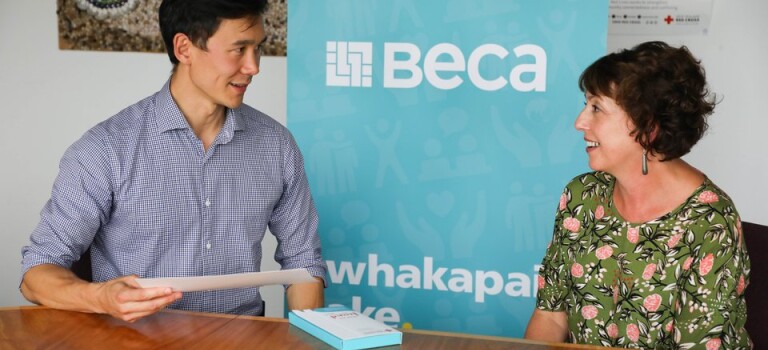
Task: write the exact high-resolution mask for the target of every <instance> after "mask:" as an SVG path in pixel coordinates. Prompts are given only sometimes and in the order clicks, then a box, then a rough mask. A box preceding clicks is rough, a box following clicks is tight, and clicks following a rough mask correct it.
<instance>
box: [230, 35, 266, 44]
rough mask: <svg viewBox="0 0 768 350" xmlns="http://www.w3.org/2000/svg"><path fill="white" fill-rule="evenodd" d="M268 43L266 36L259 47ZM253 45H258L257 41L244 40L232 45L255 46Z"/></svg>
mask: <svg viewBox="0 0 768 350" xmlns="http://www.w3.org/2000/svg"><path fill="white" fill-rule="evenodd" d="M266 41H267V37H266V36H265V37H264V39H261V41H260V42H259V45H261V44H263V43H265V42H266ZM253 44H256V40H249V39H243V40H238V41H235V42H234V43H232V45H233V46H240V45H253Z"/></svg>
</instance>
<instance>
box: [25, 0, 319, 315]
mask: <svg viewBox="0 0 768 350" xmlns="http://www.w3.org/2000/svg"><path fill="white" fill-rule="evenodd" d="M266 5H267V4H266V0H263V1H254V0H164V1H163V2H162V4H161V5H160V11H159V13H160V16H159V19H160V29H161V32H162V35H163V40H164V41H165V45H166V47H167V49H168V55H169V57H170V59H171V62H172V63H173V65H174V68H173V73H172V75H171V77H170V79H169V80H168V82H167V83H166V84H165V85H164V86H163V88H162V89H161V90H160V91H159V92H157V93H155V94H154V95H151V96H149V97H147V98H145V99H144V100H142V101H139V102H138V103H136V104H134V105H133V106H130V107H128V108H126V109H125V110H123V111H121V112H120V113H118V114H117V115H115V116H113V117H111V118H109V119H107V120H106V121H104V122H102V123H100V124H98V125H97V126H95V127H94V128H92V129H91V130H89V131H88V132H87V133H86V134H85V135H84V136H83V137H82V138H81V139H80V140H78V141H77V142H75V143H74V144H73V145H72V146H71V147H70V148H69V149H68V150H67V151H66V153H65V154H64V156H63V158H62V161H61V165H60V173H59V176H58V177H57V179H56V182H55V184H54V187H53V192H52V195H51V199H50V200H49V201H48V203H47V204H46V205H45V207H44V209H43V211H42V213H41V221H40V223H39V225H38V226H37V227H36V229H35V230H34V232H33V233H32V235H31V238H30V240H31V244H30V245H29V246H26V247H24V248H23V250H22V256H23V259H22V268H23V271H22V272H23V278H22V283H21V292H22V294H23V295H24V296H25V297H26V298H27V299H28V300H30V301H31V302H34V303H38V304H42V305H46V306H49V307H52V308H59V309H66V310H76V311H83V312H95V313H106V314H110V315H112V316H114V317H116V318H119V319H122V320H125V321H129V322H132V321H135V320H137V319H139V318H142V317H145V316H147V315H150V314H152V313H154V312H157V311H158V310H160V309H163V308H164V307H166V306H169V307H171V308H177V309H184V310H194V311H205V312H223V313H234V314H250V315H258V314H263V310H262V304H261V296H260V295H259V292H258V288H240V289H230V290H219V291H208V292H190V293H184V294H183V295H182V293H181V292H174V291H172V290H171V289H170V288H146V289H142V288H140V287H139V285H138V284H137V283H136V281H135V280H136V278H137V277H145V278H151V277H175V276H198V275H220V274H230V273H240V272H253V271H258V270H259V267H260V264H261V241H262V239H263V237H264V233H265V230H266V229H267V227H269V229H270V231H271V232H272V233H273V234H274V235H275V236H276V237H277V240H278V247H277V252H276V253H275V259H276V260H277V262H279V263H280V264H281V266H282V268H283V269H290V268H307V269H308V270H309V272H310V273H311V274H312V275H313V276H315V277H316V278H317V279H318V280H319V281H318V282H320V283H302V284H294V285H291V286H289V287H288V289H287V291H286V293H287V298H288V306H289V308H291V309H303V308H313V307H319V306H322V305H323V288H324V280H323V278H324V277H323V276H324V275H325V272H326V267H325V263H324V262H323V260H322V257H321V254H320V242H319V238H318V236H317V213H316V210H315V207H314V203H313V201H312V198H311V196H310V192H309V187H308V184H307V179H306V175H305V172H304V166H303V159H302V156H301V154H300V152H299V149H298V147H297V145H296V143H295V141H294V139H293V137H292V136H291V135H290V133H289V132H288V130H287V129H285V127H283V126H282V125H280V124H279V123H277V122H276V121H274V120H273V119H271V118H269V117H268V116H266V115H265V114H262V113H261V112H259V111H257V110H255V109H253V108H251V107H249V106H247V105H243V104H242V102H243V95H244V94H245V91H246V89H247V87H248V84H249V83H250V82H251V78H252V77H253V76H254V75H256V74H258V72H259V58H260V54H261V52H260V50H261V45H262V44H263V42H264V41H265V33H264V24H263V18H262V15H263V13H264V11H265V9H266ZM88 247H91V251H92V253H91V258H92V261H93V278H94V281H95V282H94V283H88V282H86V281H83V280H81V279H78V278H77V277H76V276H75V275H74V274H73V273H72V272H71V271H70V270H69V267H70V266H71V265H72V263H73V261H75V260H77V259H78V258H79V257H80V254H82V253H83V252H84V251H86V249H88Z"/></svg>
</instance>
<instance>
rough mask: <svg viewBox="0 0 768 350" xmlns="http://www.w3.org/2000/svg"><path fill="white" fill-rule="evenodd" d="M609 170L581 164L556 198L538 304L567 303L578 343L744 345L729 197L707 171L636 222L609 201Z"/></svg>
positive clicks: (739, 252) (743, 265) (742, 272)
mask: <svg viewBox="0 0 768 350" xmlns="http://www.w3.org/2000/svg"><path fill="white" fill-rule="evenodd" d="M614 183H615V181H614V178H613V176H611V175H610V174H607V173H604V172H593V173H587V174H584V175H581V176H578V177H576V178H575V179H573V180H572V181H571V183H569V184H568V186H567V187H566V189H565V191H564V192H563V194H562V196H561V198H560V205H559V208H558V211H557V216H556V219H555V230H554V231H555V232H554V237H553V239H552V243H551V244H550V246H549V248H548V249H547V253H546V255H545V257H544V261H543V263H542V267H541V270H540V275H539V279H538V284H539V294H538V299H537V303H536V304H537V308H539V309H541V310H545V311H565V312H566V314H567V315H568V326H569V330H570V332H569V336H570V340H571V341H573V342H575V343H586V344H596V345H603V346H612V347H627V348H644V349H678V348H681V349H693V348H696V349H707V350H711V349H747V348H751V341H750V339H749V336H748V335H747V332H746V331H745V329H744V323H745V322H746V319H747V314H746V305H745V301H744V288H745V287H746V285H747V284H748V283H749V257H748V256H747V249H746V247H745V246H744V242H743V240H742V237H741V220H740V219H739V214H738V213H737V212H736V208H735V207H734V205H733V203H732V202H731V199H730V198H729V197H728V195H727V194H725V193H724V192H723V191H722V190H721V189H720V188H718V187H717V186H715V185H714V184H713V183H712V182H711V181H710V180H709V179H706V180H705V181H704V183H703V184H702V185H701V186H699V188H697V189H696V191H694V192H693V194H692V195H691V196H690V197H689V198H688V200H686V202H685V203H683V204H682V205H680V206H679V207H678V208H677V209H675V210H673V211H672V212H670V213H668V214H666V215H664V216H662V217H660V218H658V219H656V220H653V221H649V222H646V223H642V224H635V223H630V222H627V221H626V220H624V219H623V218H622V217H621V216H620V215H619V213H618V211H617V210H616V208H615V207H614V204H613V200H612V198H613V195H612V192H613V185H614Z"/></svg>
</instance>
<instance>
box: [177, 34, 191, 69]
mask: <svg viewBox="0 0 768 350" xmlns="http://www.w3.org/2000/svg"><path fill="white" fill-rule="evenodd" d="M192 46H193V44H192V41H191V40H189V37H188V36H187V35H186V34H182V33H176V35H174V36H173V54H174V55H175V56H176V59H177V60H179V63H182V64H186V63H189V60H190V58H191V50H192Z"/></svg>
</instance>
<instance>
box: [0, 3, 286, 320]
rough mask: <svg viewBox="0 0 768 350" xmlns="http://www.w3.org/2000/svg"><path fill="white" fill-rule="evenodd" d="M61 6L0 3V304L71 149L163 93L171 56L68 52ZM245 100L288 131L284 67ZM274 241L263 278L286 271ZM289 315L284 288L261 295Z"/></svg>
mask: <svg viewBox="0 0 768 350" xmlns="http://www.w3.org/2000/svg"><path fill="white" fill-rule="evenodd" d="M56 22H57V18H56V1H21V2H12V1H7V0H0V106H2V107H0V108H1V109H0V118H2V124H0V125H2V126H0V225H2V226H0V237H1V238H2V244H0V266H2V267H3V268H2V269H0V281H3V282H2V283H0V306H10V305H22V304H28V303H27V302H26V301H25V300H24V298H23V297H22V296H21V294H20V293H19V292H18V281H19V280H20V278H21V273H20V266H21V265H20V261H21V253H20V252H21V247H22V246H24V245H26V244H27V243H28V240H29V234H30V232H31V231H32V229H34V227H35V225H36V224H37V222H38V220H39V213H40V209H41V208H42V207H43V205H44V204H45V202H46V201H47V200H48V197H49V196H50V191H51V186H52V184H53V180H54V178H55V177H56V174H57V172H58V164H59V158H60V157H61V156H62V154H64V150H65V149H66V148H67V147H68V146H69V145H70V144H71V143H72V142H74V141H75V140H76V139H78V138H79V137H80V136H81V135H82V134H83V133H84V132H85V131H86V130H88V129H89V128H90V127H92V126H93V125H95V124H96V123H98V122H100V121H102V120H104V119H106V118H107V117H109V116H111V115H114V114H115V113H117V112H119V111H120V110H121V109H123V108H124V107H127V106H128V105H130V104H132V103H134V102H136V101H138V100H139V99H141V98H144V97H146V96H148V95H150V94H152V93H154V92H156V91H157V90H159V89H160V88H161V87H162V85H163V83H165V81H166V79H167V78H168V76H169V74H170V69H171V64H170V62H169V61H168V57H167V56H166V55H165V54H152V53H117V52H86V51H60V50H59V49H58V39H57V35H58V29H57V24H56ZM261 63H262V64H261V74H260V75H259V76H258V77H257V78H256V79H254V83H253V84H252V85H251V87H249V89H248V93H247V95H246V98H245V102H246V103H248V104H250V105H251V106H254V107H256V108H258V109H260V110H261V111H263V112H265V113H267V114H269V115H271V116H272V117H273V118H275V119H277V120H278V121H280V122H283V123H285V114H286V112H285V110H286V102H285V101H286V80H285V75H286V59H285V58H284V57H264V58H262V60H261ZM275 246H276V243H275V240H274V237H273V236H271V235H267V240H266V241H265V247H264V254H265V260H267V261H265V262H264V263H263V264H262V270H265V271H266V270H276V269H279V265H277V264H276V263H275V262H274V261H273V259H272V257H273V256H274V250H275ZM262 292H263V294H264V297H265V299H266V301H267V314H268V315H269V316H279V317H281V316H282V310H283V287H282V286H270V287H267V288H265V289H264V290H263V291H262Z"/></svg>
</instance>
